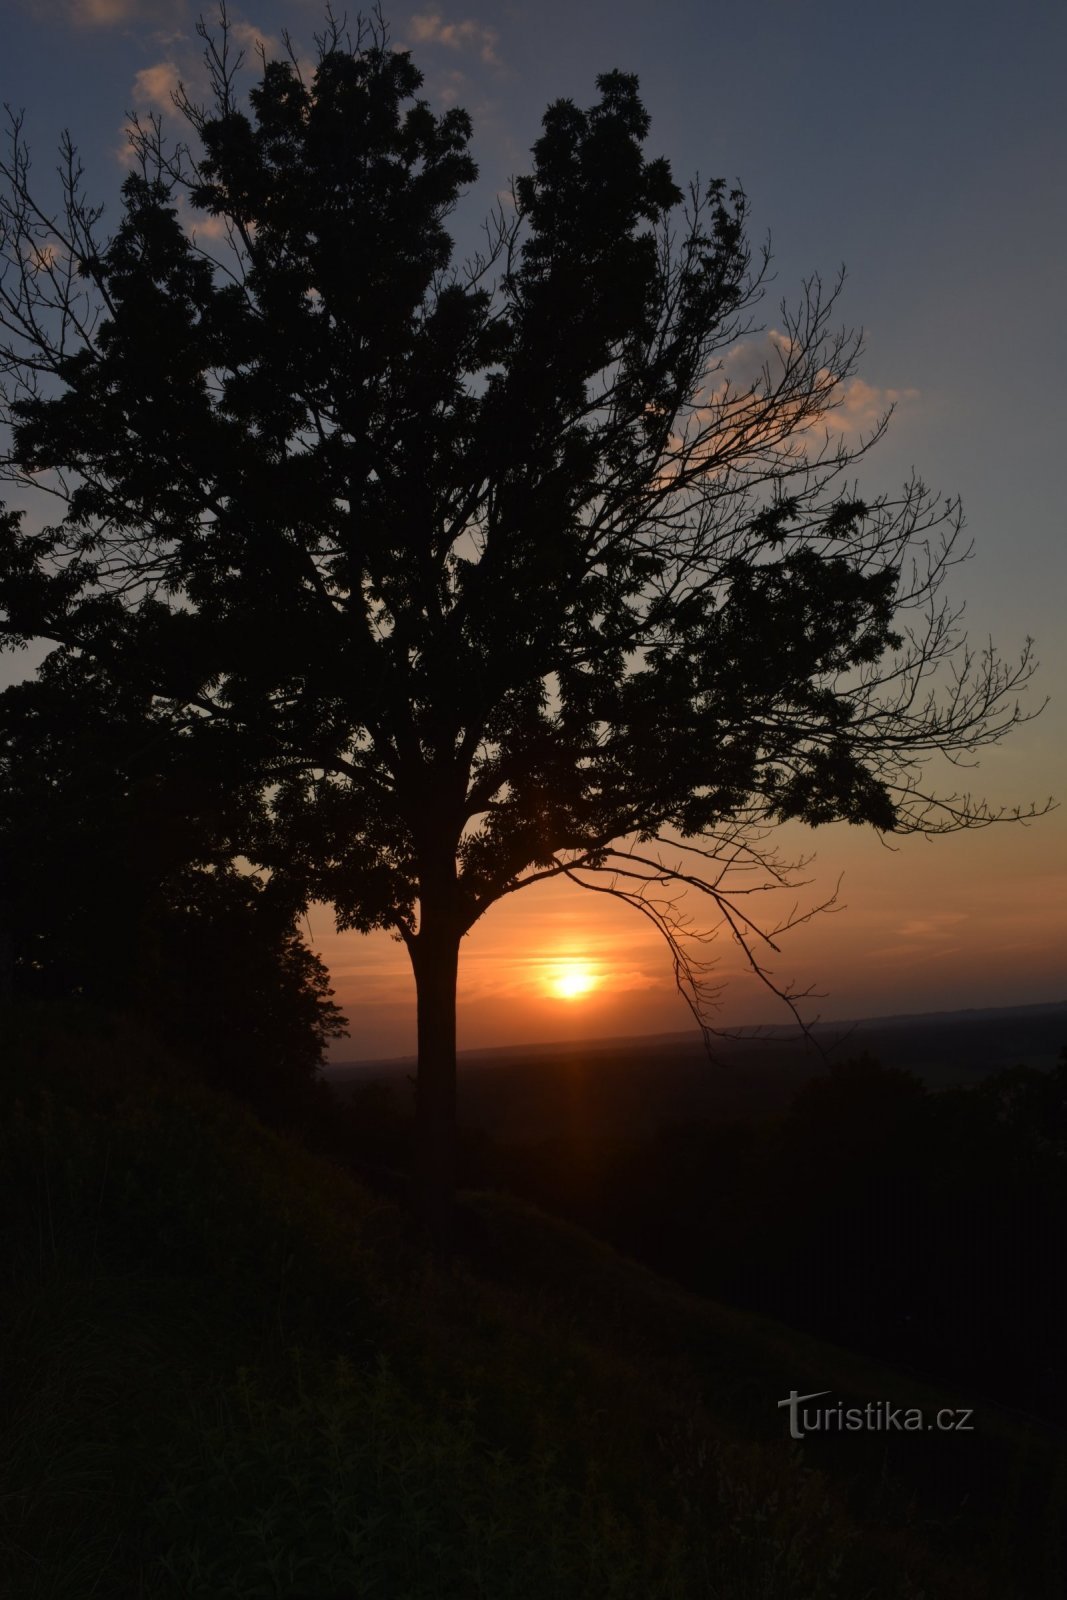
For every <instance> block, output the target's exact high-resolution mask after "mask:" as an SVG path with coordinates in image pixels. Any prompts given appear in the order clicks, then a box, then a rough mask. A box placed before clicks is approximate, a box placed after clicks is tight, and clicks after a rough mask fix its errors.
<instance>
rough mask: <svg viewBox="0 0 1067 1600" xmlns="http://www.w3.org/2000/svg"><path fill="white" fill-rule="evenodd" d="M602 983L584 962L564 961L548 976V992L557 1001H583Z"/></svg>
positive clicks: (597, 975)
mask: <svg viewBox="0 0 1067 1600" xmlns="http://www.w3.org/2000/svg"><path fill="white" fill-rule="evenodd" d="M599 983H600V975H599V973H597V972H594V970H593V968H592V967H590V966H589V965H587V963H586V962H584V961H563V962H560V963H559V965H558V966H555V967H553V968H552V970H551V971H550V972H549V974H548V992H549V994H552V995H555V997H556V999H557V1000H581V999H584V997H585V996H586V995H587V994H590V993H591V992H592V991H593V990H594V989H595V988H596V987H597V985H598V984H599Z"/></svg>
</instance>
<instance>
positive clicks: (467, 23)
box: [409, 11, 503, 67]
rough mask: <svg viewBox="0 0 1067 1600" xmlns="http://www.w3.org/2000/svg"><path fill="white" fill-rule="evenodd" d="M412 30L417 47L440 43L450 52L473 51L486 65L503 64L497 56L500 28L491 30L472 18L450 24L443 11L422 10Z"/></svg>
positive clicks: (411, 27)
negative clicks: (498, 31) (442, 13)
mask: <svg viewBox="0 0 1067 1600" xmlns="http://www.w3.org/2000/svg"><path fill="white" fill-rule="evenodd" d="M409 31H410V33H411V37H412V39H413V41H414V42H415V43H416V44H439V45H444V46H445V48H446V49H448V50H463V51H470V52H473V53H474V54H476V55H477V56H478V57H479V59H480V60H482V61H484V62H485V64H486V66H489V67H499V66H502V65H503V63H502V62H501V60H500V57H499V55H498V54H497V44H498V43H499V37H500V36H499V34H498V33H497V31H496V29H495V28H487V27H486V26H485V24H484V23H481V22H475V21H474V20H473V19H472V18H467V19H465V20H464V21H462V22H446V21H445V19H444V17H443V16H442V15H441V13H440V11H420V12H416V14H415V15H414V16H413V17H412V19H411V22H410V23H409Z"/></svg>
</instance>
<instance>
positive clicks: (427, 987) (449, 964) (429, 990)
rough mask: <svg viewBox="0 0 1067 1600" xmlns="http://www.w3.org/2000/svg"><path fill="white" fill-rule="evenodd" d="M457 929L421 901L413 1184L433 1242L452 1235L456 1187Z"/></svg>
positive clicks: (415, 959) (444, 1245)
mask: <svg viewBox="0 0 1067 1600" xmlns="http://www.w3.org/2000/svg"><path fill="white" fill-rule="evenodd" d="M459 940H460V935H459V931H458V926H457V922H456V920H455V918H453V917H452V916H451V915H448V914H443V913H442V912H441V911H438V910H435V908H434V907H433V906H432V905H430V906H427V903H426V901H425V899H424V900H423V902H422V910H421V925H420V928H419V932H418V934H417V935H416V937H415V939H414V940H413V942H412V946H411V960H412V966H413V967H414V970H415V992H416V997H417V1004H418V1035H419V1067H418V1078H417V1081H416V1099H415V1104H416V1147H415V1186H416V1200H417V1205H418V1209H419V1214H420V1216H421V1218H422V1221H423V1222H424V1223H425V1225H426V1228H427V1230H428V1231H429V1233H430V1236H431V1238H432V1240H433V1242H434V1244H435V1246H437V1248H439V1249H444V1250H447V1249H448V1248H449V1246H450V1244H451V1240H452V1224H453V1212H454V1208H455V1190H456V975H457V972H458V968H459Z"/></svg>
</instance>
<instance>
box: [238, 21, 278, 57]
mask: <svg viewBox="0 0 1067 1600" xmlns="http://www.w3.org/2000/svg"><path fill="white" fill-rule="evenodd" d="M230 33H231V35H232V36H233V38H234V40H235V41H236V43H237V44H239V45H240V47H241V49H242V50H244V52H245V53H246V55H249V56H251V57H253V58H254V59H255V60H257V61H258V59H259V57H260V56H261V55H265V56H266V57H267V59H268V60H270V59H271V58H272V57H275V56H280V55H281V54H282V42H281V40H280V39H278V38H276V37H275V35H274V34H273V33H264V32H263V29H262V28H257V27H256V26H255V24H254V23H252V22H231V23H230Z"/></svg>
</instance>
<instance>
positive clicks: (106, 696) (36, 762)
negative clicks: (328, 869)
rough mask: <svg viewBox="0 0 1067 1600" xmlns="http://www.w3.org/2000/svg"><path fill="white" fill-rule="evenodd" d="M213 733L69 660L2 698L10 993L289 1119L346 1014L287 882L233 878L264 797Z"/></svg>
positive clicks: (0, 823) (57, 660) (1, 879)
mask: <svg viewBox="0 0 1067 1600" xmlns="http://www.w3.org/2000/svg"><path fill="white" fill-rule="evenodd" d="M214 731H215V730H214V729H212V728H211V727H210V726H209V725H205V726H204V727H203V728H202V729H201V730H200V733H201V737H199V738H197V737H194V736H193V735H192V734H191V733H190V732H189V731H188V730H186V731H184V732H181V733H179V732H178V730H177V729H176V727H175V718H174V715H173V713H170V712H168V711H166V710H164V709H162V708H160V707H159V706H156V707H153V706H152V704H151V703H150V699H149V697H148V696H147V695H145V693H144V692H143V691H139V690H138V689H137V688H136V686H134V685H131V684H130V683H128V682H126V683H113V682H109V681H108V680H107V678H106V677H105V676H104V675H103V674H101V672H100V671H99V670H98V669H94V667H93V664H92V663H90V662H86V661H84V660H82V661H79V660H73V659H70V658H69V657H66V656H65V655H64V653H63V652H56V653H54V654H53V655H52V656H51V657H49V658H48V660H47V661H46V662H45V664H44V667H43V668H42V670H41V673H40V674H39V676H38V678H37V679H36V680H34V681H31V682H27V683H23V684H18V685H15V686H14V687H12V688H9V689H7V690H5V691H4V692H3V693H2V694H0V890H2V892H3V893H4V895H5V898H6V900H7V902H8V906H9V913H10V917H11V923H12V932H13V938H12V945H13V949H12V951H11V972H10V978H11V987H12V989H13V991H14V994H15V996H17V997H18V998H19V999H26V1000H31V1001H33V1000H36V1001H47V1002H55V1001H68V1000H74V1001H77V1002H79V1003H82V1004H84V1003H88V1004H89V1005H90V1006H92V1007H93V1008H94V1009H97V1010H103V1011H105V1012H107V1013H113V1012H119V1013H122V1014H124V1015H127V1016H132V1017H134V1018H136V1019H137V1020H138V1021H140V1022H141V1023H142V1024H148V1025H149V1027H150V1028H151V1029H152V1031H153V1033H154V1034H155V1035H157V1036H159V1037H160V1038H162V1039H163V1040H164V1041H165V1042H167V1043H169V1044H170V1045H172V1046H174V1047H176V1048H179V1049H181V1050H182V1051H183V1053H185V1054H186V1055H188V1056H190V1057H191V1058H192V1059H193V1060H195V1061H196V1062H197V1063H198V1065H199V1067H200V1068H201V1070H203V1071H204V1072H205V1073H206V1074H207V1075H208V1076H209V1077H211V1078H212V1079H213V1080H214V1081H216V1082H221V1083H223V1084H224V1085H225V1086H226V1087H228V1088H230V1089H232V1090H234V1091H236V1092H239V1093H240V1094H242V1095H243V1096H245V1097H246V1098H248V1099H251V1100H252V1101H254V1103H255V1104H256V1105H257V1106H258V1107H259V1109H260V1110H263V1111H269V1112H272V1113H273V1112H274V1111H275V1110H279V1109H281V1108H283V1107H286V1106H288V1108H289V1109H290V1110H292V1109H293V1107H294V1106H295V1105H296V1104H297V1103H298V1101H299V1098H300V1095H301V1093H302V1092H303V1087H304V1086H305V1085H307V1084H310V1082H311V1081H312V1078H313V1075H314V1073H315V1071H316V1070H317V1068H318V1067H319V1065H320V1064H321V1061H322V1056H323V1052H324V1049H325V1046H326V1043H327V1041H328V1040H329V1039H330V1038H332V1037H335V1036H337V1035H338V1034H340V1033H342V1032H344V1031H345V1030H344V1027H343V1017H342V1016H341V1013H340V1012H339V1010H338V1009H337V1007H336V1006H335V1005H334V1004H333V1002H332V998H331V990H330V986H329V975H328V973H327V971H326V969H325V967H324V966H323V965H322V963H321V962H320V961H319V959H318V958H317V957H316V956H315V955H314V954H313V953H312V952H311V951H310V950H309V949H308V948H307V946H306V945H305V944H304V942H303V940H302V939H301V938H300V936H299V933H298V931H297V927H296V917H297V914H298V911H299V904H298V902H297V901H296V900H294V899H293V897H292V895H291V894H289V893H287V892H286V885H285V884H284V883H283V882H282V881H281V880H280V879H278V880H274V881H272V882H270V883H268V884H264V883H262V882H261V881H260V880H259V879H258V878H256V877H254V876H252V875H250V874H249V873H247V872H242V871H240V870H238V866H237V864H236V862H235V859H234V844H233V839H234V836H235V834H236V833H238V832H239V833H241V834H242V835H243V836H245V837H247V835H248V824H249V819H250V818H251V817H253V816H254V815H255V814H256V813H257V811H260V810H261V798H260V794H259V791H258V788H257V787H256V785H255V784H249V783H248V782H247V780H245V782H244V784H243V785H242V782H241V774H240V773H235V772H233V771H232V770H231V769H230V768H229V764H228V761H227V760H226V757H227V756H228V755H229V751H228V749H225V748H223V747H222V742H221V741H219V740H218V739H217V738H214V737H212V735H213V734H214Z"/></svg>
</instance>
